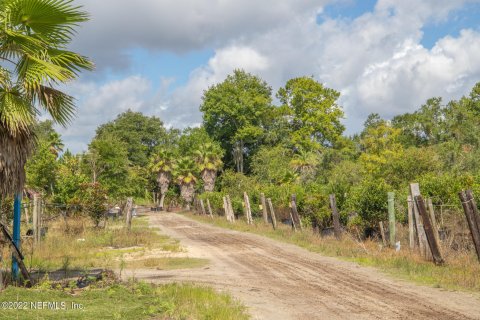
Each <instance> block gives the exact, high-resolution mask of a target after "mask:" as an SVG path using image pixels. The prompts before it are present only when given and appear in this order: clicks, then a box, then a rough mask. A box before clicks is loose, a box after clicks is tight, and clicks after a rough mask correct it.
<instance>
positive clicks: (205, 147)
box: [195, 142, 223, 192]
mask: <svg viewBox="0 0 480 320" xmlns="http://www.w3.org/2000/svg"><path fill="white" fill-rule="evenodd" d="M195 161H196V162H197V164H198V167H199V169H200V175H201V177H202V180H203V186H204V189H205V191H206V192H212V191H213V189H214V188H215V179H216V178H217V172H218V170H219V169H220V168H221V166H222V165H223V162H222V152H221V149H220V147H218V146H217V145H214V144H213V143H210V142H209V143H205V144H202V145H201V146H200V147H199V148H198V150H196V151H195Z"/></svg>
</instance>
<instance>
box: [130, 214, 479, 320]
mask: <svg viewBox="0 0 480 320" xmlns="http://www.w3.org/2000/svg"><path fill="white" fill-rule="evenodd" d="M149 217H150V224H151V225H152V226H155V227H159V228H160V229H161V230H162V233H164V234H167V235H170V236H172V237H174V238H177V239H179V240H180V241H181V243H182V245H183V246H185V247H186V248H187V249H188V250H189V254H191V255H192V256H195V257H201V258H207V259H209V260H210V261H211V263H210V265H209V266H208V267H206V268H201V269H193V270H191V269H190V270H168V271H165V270H135V276H136V277H137V278H142V279H145V280H148V281H152V282H158V283H165V282H171V281H188V282H196V283H203V284H208V285H212V286H214V287H216V288H217V289H220V290H225V291H228V292H230V293H231V294H233V295H234V296H236V297H237V298H239V299H240V300H242V301H243V302H244V303H245V304H246V305H247V306H248V307H249V309H250V312H251V314H252V316H253V317H254V318H255V319H445V320H446V319H480V299H479V297H478V296H474V295H469V294H466V293H457V292H447V291H442V290H440V289H434V288H429V287H419V286H415V285H412V284H408V283H404V282H401V281H397V280H392V279H389V278H388V277H386V276H385V275H383V274H381V273H379V272H377V271H375V270H373V269H371V268H362V267H359V266H357V265H356V264H353V263H348V262H345V261H339V260H337V259H334V258H328V257H323V256H321V255H320V254H316V253H311V252H308V251H306V250H304V249H302V248H298V247H295V246H293V245H289V244H284V243H280V242H276V241H274V240H271V239H267V238H264V237H261V236H257V235H253V234H248V233H241V232H237V231H232V230H226V229H221V228H217V227H213V226H210V225H206V224H202V223H199V222H197V221H193V220H191V219H188V218H186V217H184V216H181V215H178V214H173V213H150V214H149Z"/></svg>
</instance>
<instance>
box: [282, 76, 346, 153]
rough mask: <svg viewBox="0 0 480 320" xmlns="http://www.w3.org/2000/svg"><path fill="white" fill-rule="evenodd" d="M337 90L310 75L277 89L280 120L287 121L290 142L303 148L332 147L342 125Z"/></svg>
mask: <svg viewBox="0 0 480 320" xmlns="http://www.w3.org/2000/svg"><path fill="white" fill-rule="evenodd" d="M339 97H340V93H338V92H337V91H335V90H333V89H329V88H326V87H324V86H323V85H322V84H321V83H319V82H317V81H315V80H314V79H313V78H310V77H301V78H294V79H291V80H289V81H288V82H287V84H286V85H285V87H283V88H280V90H279V91H278V93H277V98H278V99H279V100H280V102H281V103H282V106H281V109H282V111H283V120H284V121H286V122H287V124H288V125H287V127H288V129H289V130H288V131H289V135H290V140H291V143H292V144H293V145H294V146H295V147H297V148H303V149H304V150H319V149H320V148H321V147H322V146H331V145H332V144H333V143H334V142H335V140H336V139H338V137H340V136H341V134H342V133H343V130H344V129H345V128H344V126H343V125H342V124H341V122H340V120H341V119H342V117H343V111H342V108H341V107H340V106H339V105H338V104H337V100H338V98H339Z"/></svg>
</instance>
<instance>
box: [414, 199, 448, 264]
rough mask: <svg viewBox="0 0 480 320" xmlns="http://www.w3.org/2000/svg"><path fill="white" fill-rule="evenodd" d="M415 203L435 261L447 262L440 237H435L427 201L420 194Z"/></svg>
mask: <svg viewBox="0 0 480 320" xmlns="http://www.w3.org/2000/svg"><path fill="white" fill-rule="evenodd" d="M415 203H416V205H417V207H418V211H419V213H420V215H421V216H422V219H423V228H424V230H425V235H426V236H427V241H428V244H429V246H430V251H431V252H432V257H433V261H434V262H435V264H437V265H442V264H444V263H445V260H444V259H443V255H442V250H441V247H440V243H438V242H437V240H438V239H437V237H435V234H434V229H433V227H432V222H431V220H430V216H429V214H428V212H427V208H426V206H425V201H424V200H423V198H422V196H420V195H418V196H415Z"/></svg>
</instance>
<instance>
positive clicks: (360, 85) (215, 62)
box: [167, 0, 480, 132]
mask: <svg viewBox="0 0 480 320" xmlns="http://www.w3.org/2000/svg"><path fill="white" fill-rule="evenodd" d="M464 2H465V1H456V2H455V1H433V0H431V1H423V2H422V3H421V4H418V3H417V1H413V0H412V1H405V2H398V1H393V0H380V1H379V2H378V3H377V5H376V9H375V11H374V12H373V13H366V14H364V15H362V16H360V17H358V18H356V19H353V20H332V19H326V21H325V22H323V23H322V24H321V25H318V24H317V22H316V19H315V18H316V17H315V15H314V14H312V13H311V12H310V13H305V14H303V15H300V14H299V15H298V16H297V18H296V19H290V21H288V22H286V23H285V24H284V25H282V26H281V27H277V28H273V29H271V30H268V31H266V32H263V33H260V34H257V35H255V36H252V37H249V38H248V39H239V40H237V41H236V42H235V43H234V44H227V45H225V46H224V47H223V48H222V49H220V50H217V51H216V53H215V56H214V57H213V58H212V59H211V60H210V61H209V63H208V65H207V66H206V67H202V68H199V69H198V70H195V71H194V72H192V74H191V77H190V81H189V82H188V84H187V85H186V86H185V87H183V88H180V89H178V90H177V92H175V93H174V97H175V98H176V99H173V100H172V101H170V105H171V106H172V108H176V107H177V106H180V105H183V110H184V112H182V114H190V115H191V116H193V115H195V119H198V118H197V117H198V116H199V115H198V112H197V111H194V110H196V108H198V105H199V104H200V97H201V95H202V92H203V90H204V89H206V88H207V87H208V86H209V85H211V84H212V83H216V82H219V81H222V80H223V79H224V78H225V76H226V74H228V73H230V72H231V71H232V69H233V68H244V69H246V70H247V71H249V72H252V73H254V74H258V75H260V76H261V77H262V78H264V79H265V80H267V81H268V82H269V83H270V84H272V86H273V87H274V89H277V88H278V87H279V86H281V85H283V84H284V83H285V82H286V81H287V80H288V79H290V78H292V77H296V76H302V75H313V76H314V77H315V78H316V79H318V80H319V81H321V82H323V83H325V84H326V85H327V86H329V87H332V88H335V89H337V90H339V91H341V92H342V98H341V102H342V104H343V105H344V107H345V110H346V113H347V120H346V124H347V127H348V128H349V132H354V131H356V130H358V129H360V128H361V124H362V123H363V121H364V119H365V118H366V116H367V115H368V114H369V113H371V112H378V113H380V114H381V115H383V116H385V117H391V116H393V115H395V114H398V113H402V112H408V111H412V110H414V109H416V108H418V107H419V106H420V105H421V104H422V103H423V102H424V101H425V100H426V99H428V98H430V97H433V96H442V97H444V98H445V99H454V98H458V97H459V96H461V95H462V94H465V93H467V92H468V91H469V89H470V88H471V87H472V86H473V84H474V83H475V82H476V81H478V80H479V79H480V59H478V58H476V55H478V52H479V46H480V34H479V33H478V32H475V31H472V30H464V31H462V32H461V35H460V36H459V37H457V38H454V37H450V36H449V37H445V38H443V39H440V40H439V41H438V42H437V44H436V45H435V46H434V48H432V49H431V50H428V49H426V48H424V47H423V46H422V45H421V44H420V41H421V39H422V27H423V26H424V25H425V23H427V21H430V20H441V19H445V18H446V17H447V16H448V13H449V12H451V11H452V10H453V9H455V8H459V7H460V6H461V5H462V4H463V3H464ZM244 48H248V52H249V54H245V53H246V51H245V49H244ZM258 57H260V58H258ZM260 61H261V62H260ZM232 62H234V63H232ZM185 93H188V94H185ZM185 97H186V98H185ZM184 101H188V103H184ZM188 110H191V111H192V112H193V113H189V112H188ZM167 114H168V113H167ZM169 116H172V115H171V114H170V115H169Z"/></svg>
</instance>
